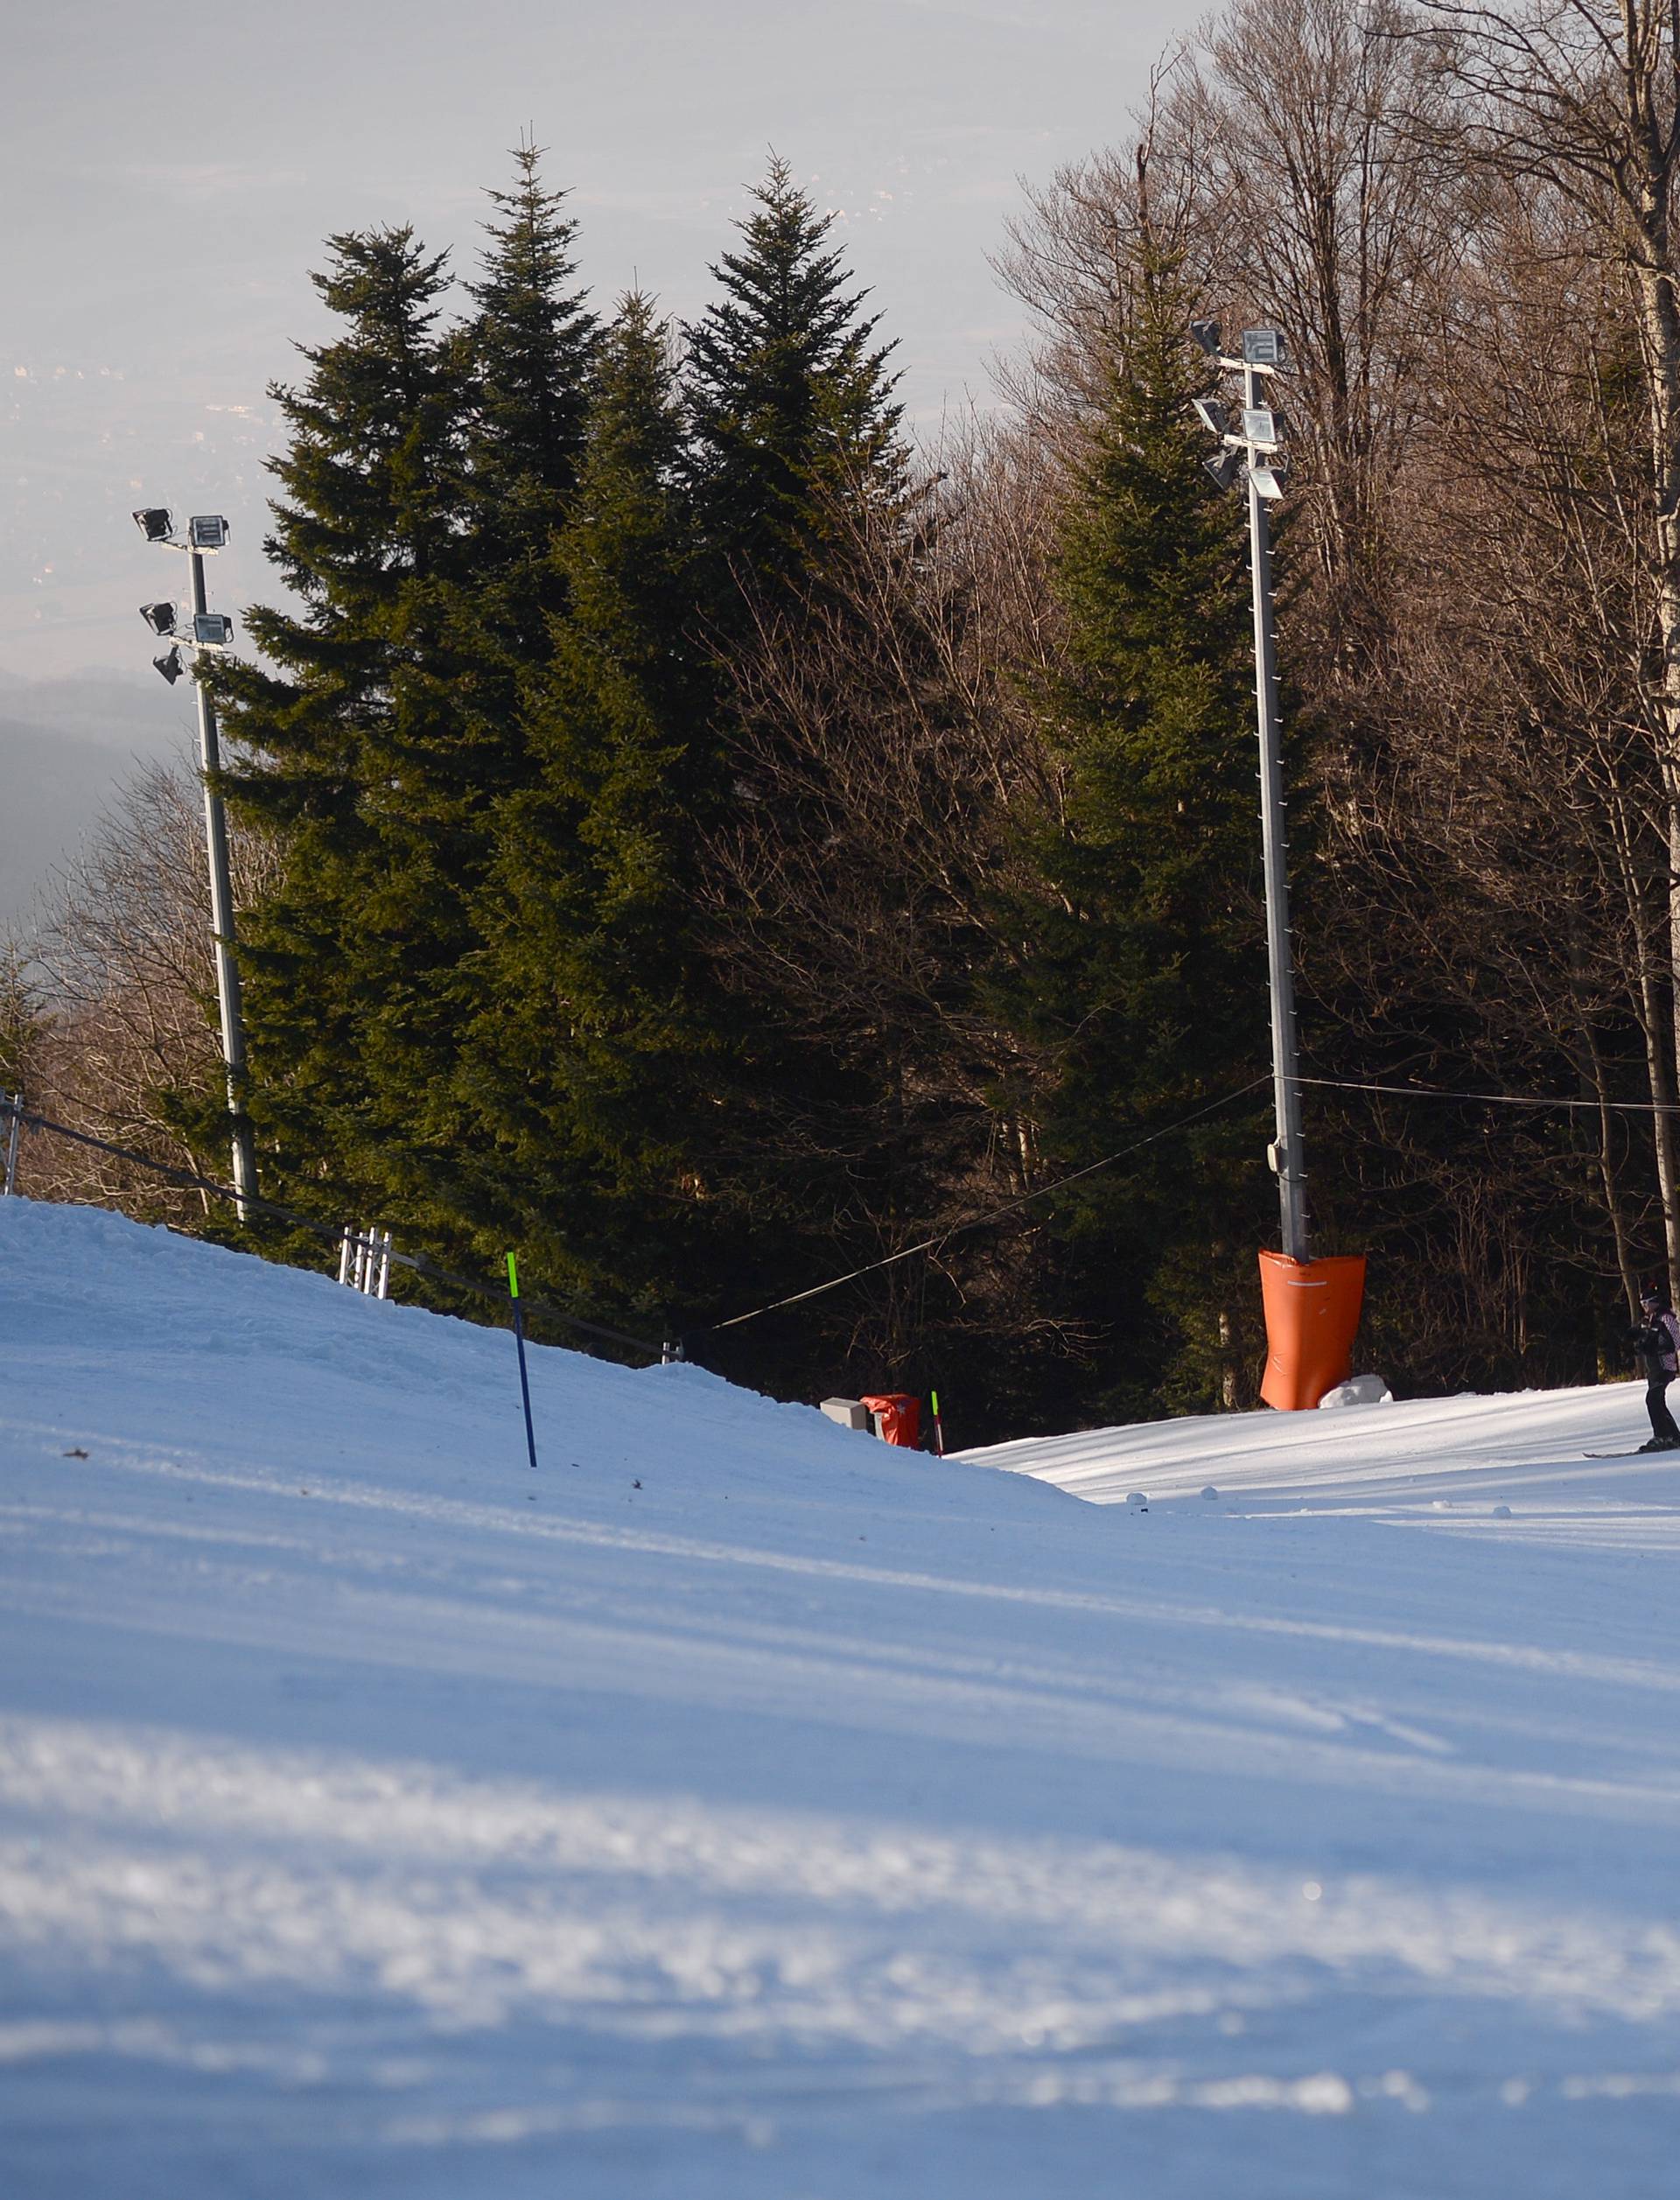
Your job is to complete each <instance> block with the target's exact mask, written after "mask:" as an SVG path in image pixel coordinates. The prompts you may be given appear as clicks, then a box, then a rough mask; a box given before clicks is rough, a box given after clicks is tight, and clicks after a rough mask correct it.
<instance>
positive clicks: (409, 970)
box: [214, 228, 475, 1205]
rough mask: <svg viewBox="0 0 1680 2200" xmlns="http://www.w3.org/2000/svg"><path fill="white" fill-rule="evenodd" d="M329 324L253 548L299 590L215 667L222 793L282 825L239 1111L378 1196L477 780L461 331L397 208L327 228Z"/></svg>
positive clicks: (246, 958)
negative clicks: (330, 332) (470, 739)
mask: <svg viewBox="0 0 1680 2200" xmlns="http://www.w3.org/2000/svg"><path fill="white" fill-rule="evenodd" d="M329 251H330V253H331V263H330V265H329V267H328V268H327V270H326V271H325V273H323V274H320V275H318V276H317V277H315V278H314V280H315V283H316V284H317V287H318V289H319V291H320V292H321V294H322V297H323V298H324V299H325V303H326V305H327V306H328V307H329V308H330V309H331V311H332V312H333V313H334V314H336V315H338V316H339V319H340V320H341V322H342V324H343V329H342V333H340V334H339V335H338V336H337V337H335V338H334V339H333V340H331V341H329V342H327V343H325V344H322V345H319V346H315V347H305V348H304V354H303V355H304V360H305V361H306V362H307V364H308V368H309V374H308V376H307V379H306V380H305V382H304V383H303V385H302V386H301V387H300V388H297V389H292V388H288V387H284V386H279V385H276V387H275V388H274V389H273V390H272V392H271V395H272V396H273V397H274V398H275V401H276V403H278V405H279V407H280V409H281V411H282V413H283V416H284V417H285V419H286V421H287V424H288V425H289V428H290V440H289V443H288V445H287V447H286V449H285V451H284V452H283V453H282V454H281V455H280V456H279V457H278V458H276V459H273V460H271V461H270V470H271V471H272V472H273V473H274V474H275V475H276V478H277V480H278V481H279V483H280V485H281V489H282V492H283V494H282V496H281V498H280V499H279V500H278V501H276V503H275V505H274V506H273V512H274V520H275V529H274V533H273V535H272V536H270V538H269V542H268V543H267V545H266V547H267V550H268V554H269V557H270V559H271V560H272V561H273V563H274V564H275V565H276V567H277V569H278V571H280V573H281V575H282V576H283V578H284V580H285V581H286V582H287V584H288V585H289V587H290V591H291V593H292V595H293V596H294V598H295V599H297V606H298V607H297V609H295V610H294V609H281V608H275V607H258V608H255V609H253V610H252V611H250V612H249V613H248V614H247V620H246V624H247V628H248V632H249V634H250V635H251V637H252V639H253V640H254V641H255V643H256V645H257V647H258V648H259V649H260V650H261V651H262V655H264V656H265V657H266V658H267V659H268V660H269V663H270V664H272V665H273V666H274V667H275V668H276V669H275V670H273V671H269V670H267V669H264V667H263V666H262V665H261V664H259V663H256V662H249V661H246V660H242V659H230V660H228V661H227V662H224V663H222V664H221V665H219V666H218V667H217V668H216V670H215V672H214V684H215V686H216V687H217V689H218V690H219V693H220V697H221V703H222V706H223V710H224V712H225V714H226V720H227V731H228V735H229V737H230V742H231V746H232V757H231V760H230V764H229V769H228V792H229V795H230V796H231V797H232V799H233V801H234V802H235V805H236V806H237V808H238V809H239V810H240V811H241V812H242V814H243V815H244V816H246V817H247V818H248V819H249V820H250V821H252V822H253V823H255V824H256V825H258V826H259V827H261V828H265V829H267V830H270V831H272V832H274V833H275V834H276V837H278V838H279V840H280V842H281V844H282V845H283V850H284V863H283V871H282V873H281V876H280V879H279V882H278V884H277V885H276V886H275V887H274V888H273V890H272V891H271V892H269V893H268V894H267V895H266V896H265V897H264V899H263V900H262V903H261V904H260V906H259V907H257V908H255V910H253V911H251V912H249V913H248V915H247V916H246V917H245V918H244V920H243V921H242V962H243V963H244V966H245V971H246V1018H247V1026H248V1050H249V1056H250V1067H251V1085H252V1095H251V1098H252V1111H253V1114H254V1116H255V1119H256V1122H257V1125H258V1128H259V1133H260V1137H261V1142H262V1147H263V1149H264V1157H265V1160H264V1166H265V1174H266V1175H267V1177H268V1179H269V1181H270V1182H271V1183H272V1182H274V1181H276V1179H277V1180H278V1181H279V1182H280V1184H281V1185H282V1187H283V1188H284V1189H285V1190H286V1191H287V1192H288V1193H289V1194H290V1195H291V1196H293V1197H303V1196H309V1195H312V1194H317V1193H323V1192H324V1190H330V1195H331V1197H332V1200H333V1201H334V1202H336V1203H338V1204H339V1205H342V1203H343V1202H345V1201H346V1200H350V1199H356V1200H367V1199H373V1200H375V1201H380V1200H395V1199H398V1198H400V1196H401V1195H402V1192H403V1191H404V1190H405V1189H406V1188H411V1187H412V1186H413V1185H415V1184H417V1183H418V1182H420V1181H422V1180H423V1176H424V1174H425V1172H424V1167H423V1155H424V1151H425V1148H426V1146H427V1143H428V1134H427V1127H426V1125H425V1124H424V1122H423V1120H422V1119H421V1112H420V1111H419V1110H418V1109H417V1105H416V1097H417V1096H416V1094H415V1092H414V1090H413V1088H412V1080H411V1079H410V1078H409V1076H408V1075H407V1064H408V1062H409V1059H410V1058H411V1056H412V1055H413V1054H414V1051H415V1048H416V1043H417V1042H422V1041H423V1046H422V1051H423V1052H425V1051H431V1050H434V1049H435V1048H436V1047H437V1045H438V1044H439V1043H440V1042H441V1040H442V1038H443V1036H444V1033H445V1032H446V1029H447V1026H448V1023H449V1020H450V1017H451V1007H450V1005H449V1003H448V1002H447V1000H446V999H445V998H443V996H442V994H441V993H440V991H439V989H438V986H437V974H438V973H439V972H440V971H444V970H448V969H449V968H450V967H451V963H452V962H453V960H454V959H455V958H456V957H457V956H458V954H459V953H460V952H461V951H462V950H463V949H465V946H466V945H467V944H468V942H467V940H466V938H465V935H464V933H463V931H462V928H461V921H460V920H461V908H460V903H459V898H458V894H457V893H455V892H453V891H452V884H453V879H454V878H455V877H456V876H457V875H458V872H459V871H460V870H461V868H462V867H463V864H464V861H465V851H464V848H463V845H462V843H463V839H464V837H465V834H464V828H465V821H466V820H467V818H468V817H469V816H470V814H471V812H472V808H473V805H474V801H475V788H474V782H473V775H472V761H471V759H470V757H469V756H468V755H467V754H466V753H465V752H464V749H463V745H462V742H461V738H460V735H461V714H460V710H459V706H458V696H457V681H456V677H455V676H456V673H457V671H458V662H457V660H456V657H455V654H454V649H453V645H452V641H451V633H452V630H453V628H454V627H455V624H456V619H457V605H458V592H459V589H460V587H461V585H462V584H463V581H464V578H465V572H464V560H463V538H462V533H461V528H460V514H461V506H462V497H463V491H462V480H461V452H462V433H463V420H464V407H465V385H464V371H463V361H462V357H461V352H460V347H459V345H458V342H457V341H456V340H455V339H453V338H452V337H451V336H450V335H449V334H448V333H440V332H439V330H438V327H437V320H438V312H439V307H438V300H439V298H440V295H441V293H442V292H443V291H444V288H445V286H446V283H447V276H446V273H445V263H444V257H443V256H441V255H440V256H429V255H427V254H426V253H425V252H424V251H423V249H422V248H421V247H420V245H419V244H418V243H417V242H416V239H415V236H414V234H413V232H412V230H411V229H409V228H384V229H378V230H374V231H370V232H366V233H350V234H346V235H339V236H335V237H333V238H332V239H330V240H329Z"/></svg>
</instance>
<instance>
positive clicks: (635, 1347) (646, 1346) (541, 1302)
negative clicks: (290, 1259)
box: [0, 1099, 662, 1360]
mask: <svg viewBox="0 0 1680 2200" xmlns="http://www.w3.org/2000/svg"><path fill="white" fill-rule="evenodd" d="M0 1118H16V1119H17V1121H18V1122H19V1123H22V1124H24V1125H25V1126H26V1127H27V1128H28V1129H30V1130H31V1131H45V1132H48V1133H49V1134H50V1135H51V1136H52V1137H54V1138H59V1139H71V1140H72V1141H73V1143H74V1144H75V1145H77V1146H91V1147H93V1148H94V1149H95V1151H96V1152H98V1153H109V1154H113V1155H115V1156H116V1159H117V1160H120V1161H128V1162H131V1163H132V1164H133V1165H134V1167H137V1168H142V1169H150V1170H151V1173H152V1174H153V1175H154V1176H165V1177H168V1178H169V1180H170V1181H171V1182H172V1183H175V1184H179V1185H182V1186H184V1187H186V1188H187V1189H188V1190H190V1191H195V1192H211V1193H214V1195H215V1196H216V1198H218V1199H225V1200H230V1201H231V1202H233V1203H234V1204H235V1206H237V1207H251V1208H255V1209H259V1210H260V1211H261V1212H262V1214H264V1215H272V1216H275V1218H276V1220H277V1221H279V1222H283V1223H292V1224H293V1225H294V1226H295V1227H296V1228H297V1229H299V1230H313V1231H314V1233H315V1235H316V1236H317V1237H323V1238H325V1240H326V1242H327V1243H328V1244H332V1245H341V1244H344V1243H345V1242H346V1239H348V1241H349V1243H350V1244H353V1245H366V1246H367V1247H368V1249H369V1250H370V1251H377V1252H379V1253H380V1255H381V1258H388V1260H389V1261H390V1263H391V1265H392V1266H393V1267H395V1268H409V1269H412V1270H413V1271H414V1272H415V1274H416V1275H417V1276H423V1277H425V1278H426V1279H428V1280H429V1281H430V1282H432V1283H441V1284H447V1285H448V1286H450V1287H451V1289H452V1290H456V1291H470V1292H473V1293H476V1294H477V1295H478V1296H479V1298H480V1299H487V1300H490V1301H491V1303H492V1304H493V1305H495V1306H501V1305H504V1304H505V1303H506V1302H507V1293H506V1292H504V1291H499V1290H498V1289H497V1288H496V1287H495V1286H494V1285H493V1284H483V1283H479V1281H478V1280H477V1279H476V1278H475V1277H472V1276H458V1275H457V1274H455V1272H453V1271H452V1270H451V1269H448V1268H441V1267H439V1266H438V1265H437V1262H436V1261H435V1260H433V1259H431V1258H430V1257H429V1256H428V1255H427V1254H425V1253H403V1252H398V1251H397V1250H396V1248H395V1246H389V1247H387V1246H383V1245H377V1246H376V1245H375V1244H374V1241H373V1240H372V1239H371V1238H367V1237H361V1236H360V1234H359V1233H357V1232H356V1231H354V1230H334V1229H333V1227H332V1224H331V1223H320V1222H317V1221H316V1219H315V1217H314V1216H312V1215H298V1214H296V1213H294V1212H293V1210H292V1209H290V1208H289V1207H280V1206H277V1205H276V1203H275V1202H274V1201H273V1200H271V1199H263V1198H262V1197H261V1196H260V1195H258V1194H257V1193H255V1192H236V1191H235V1190H234V1188H233V1187H232V1186H231V1185H228V1184H218V1183H217V1182H216V1181H215V1179H214V1177H209V1176H200V1175H199V1174H197V1172H196V1171H195V1170H193V1169H183V1168H177V1167H174V1165H173V1164H172V1163H171V1162H168V1161H154V1160H151V1158H150V1157H149V1156H148V1155H146V1154H144V1153H135V1152H134V1151H133V1149H132V1148H131V1147H129V1146H113V1145H112V1143H111V1141H110V1140H109V1139H96V1138H95V1137H94V1135H93V1134H92V1132H88V1131H73V1130H72V1129H71V1127H70V1125H68V1124H67V1123H54V1122H53V1121H52V1119H51V1118H49V1117H47V1116H44V1115H37V1114H35V1113H34V1112H33V1111H32V1110H31V1109H29V1108H26V1107H19V1106H18V1104H17V1102H16V1101H13V1100H4V1099H0ZM524 1303H525V1305H526V1306H527V1307H535V1308H536V1310H537V1311H538V1313H540V1314H546V1315H548V1316H549V1319H550V1320H552V1321H559V1322H563V1323H564V1324H565V1326H566V1327H567V1328H571V1329H576V1330H578V1331H579V1332H580V1333H581V1334H582V1335H585V1336H591V1337H600V1338H602V1339H604V1340H605V1341H606V1342H607V1343H609V1344H617V1345H625V1346H627V1347H628V1348H629V1349H631V1350H632V1351H634V1352H644V1353H646V1354H647V1355H648V1357H649V1358H650V1359H654V1360H657V1359H659V1358H660V1357H661V1356H662V1347H660V1346H659V1345H656V1344H650V1343H649V1342H648V1339H647V1338H646V1337H633V1336H629V1335H627V1334H626V1333H625V1332H624V1331H623V1330H622V1329H608V1328H604V1327H603V1326H602V1325H601V1323H599V1322H598V1321H584V1319H583V1317H582V1315H580V1314H568V1313H566V1312H565V1310H564V1308H563V1307H556V1306H554V1305H553V1304H551V1303H550V1301H549V1300H546V1299H532V1298H528V1299H526V1300H525V1301H524Z"/></svg>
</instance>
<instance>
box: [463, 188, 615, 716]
mask: <svg viewBox="0 0 1680 2200" xmlns="http://www.w3.org/2000/svg"><path fill="white" fill-rule="evenodd" d="M541 161H542V153H541V151H539V149H538V148H537V147H536V146H535V145H530V144H521V146H519V147H518V148H517V149H516V150H515V151H514V181H513V186H512V188H511V189H510V190H507V191H493V192H491V193H490V194H489V197H490V200H491V203H492V205H493V207H494V208H495V213H496V218H495V219H494V220H493V221H490V222H488V223H486V235H487V236H488V240H489V242H488V246H487V249H486V251H485V254H484V257H483V263H482V268H481V270H480V276H479V281H478V282H477V283H474V284H469V285H468V291H469V295H470V296H471V297H472V301H473V304H474V305H475V306H476V307H477V309H478V310H477V312H476V313H475V314H474V316H473V318H472V322H471V324H470V326H469V327H468V330H467V346H468V353H469V357H470V361H471V370H472V397H473V404H472V419H471V422H470V424H469V427H468V431H467V437H466V458H467V466H468V486H469V522H468V523H469V529H470V533H471V536H472V553H473V575H474V587H473V606H472V609H473V615H474V618H475V620H476V623H477V627H478V631H479V637H480V640H481V641H483V642H484V643H486V644H487V645H488V647H487V652H486V654H487V655H488V657H489V659H490V661H491V662H490V664H489V666H488V667H487V669H488V671H489V673H490V679H489V683H488V690H487V692H486V696H485V697H484V704H485V708H486V711H487V713H488V714H489V715H490V716H492V717H493V718H500V719H501V720H502V721H504V722H505V720H506V718H507V716H508V715H509V714H510V709H509V706H510V698H511V696H512V693H513V690H514V686H515V685H516V683H517V681H518V679H519V677H520V676H521V675H522V674H523V672H524V671H526V670H528V669H529V668H530V667H531V666H533V665H535V664H537V663H540V662H542V658H543V657H544V656H545V655H547V653H548V646H549V633H548V627H549V618H550V617H551V615H552V614H553V613H555V612H556V611H558V610H560V609H561V608H563V574H562V572H561V571H560V569H559V567H558V566H557V565H556V563H555V561H554V560H553V559H552V558H551V557H549V540H550V537H551V536H552V535H553V533H554V531H555V529H556V528H557V527H559V526H560V525H562V524H563V522H564V520H565V518H566V515H567V513H568V511H569V510H570V502H571V498H572V494H573V492H574V490H575V488H576V487H577V470H578V467H579V466H580V465H581V464H582V461H583V455H584V424H585V421H586V418H587V416H588V411H589V402H590V386H591V374H592V371H593V365H594V359H595V351H596V346H597V343H598V336H599V330H598V324H597V322H596V319H595V316H594V314H593V313H592V312H591V311H590V309H589V305H588V303H587V299H586V295H585V293H584V291H582V290H581V289H580V288H579V287H577V285H576V284H575V283H574V281H573V277H575V275H576V273H577V266H576V262H575V260H574V258H573V256H572V255H573V246H574V243H575V241H576V237H577V223H576V222H575V221H572V220H570V217H568V216H567V215H566V214H563V211H562V209H563V206H564V204H565V193H563V192H558V191H549V190H546V189H545V188H544V187H543V184H542V175H541ZM497 669H500V673H501V676H502V680H501V683H500V687H499V686H498V683H497V682H496V679H495V677H494V674H495V671H496V670H497Z"/></svg>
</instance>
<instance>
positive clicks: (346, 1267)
mask: <svg viewBox="0 0 1680 2200" xmlns="http://www.w3.org/2000/svg"><path fill="white" fill-rule="evenodd" d="M349 1281H350V1225H349V1223H346V1224H345V1226H344V1234H343V1236H342V1237H340V1238H339V1282H340V1283H341V1284H343V1285H345V1286H346V1287H347V1286H348V1285H349Z"/></svg>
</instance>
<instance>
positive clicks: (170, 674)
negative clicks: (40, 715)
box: [151, 642, 186, 687]
mask: <svg viewBox="0 0 1680 2200" xmlns="http://www.w3.org/2000/svg"><path fill="white" fill-rule="evenodd" d="M151 662H152V665H153V668H154V669H156V670H157V671H158V672H161V673H162V674H163V676H164V677H165V680H167V681H168V683H169V684H170V686H171V687H173V686H174V684H175V683H176V682H177V681H178V680H179V678H180V676H181V675H182V673H183V672H184V671H185V670H186V667H185V666H184V665H183V664H182V662H181V651H180V644H179V642H178V643H176V645H175V646H174V648H172V649H169V650H167V651H166V652H165V655H163V656H161V657H154V658H153V659H152V661H151Z"/></svg>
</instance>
